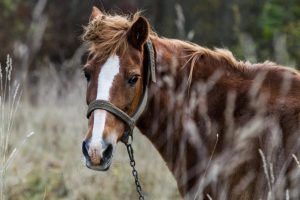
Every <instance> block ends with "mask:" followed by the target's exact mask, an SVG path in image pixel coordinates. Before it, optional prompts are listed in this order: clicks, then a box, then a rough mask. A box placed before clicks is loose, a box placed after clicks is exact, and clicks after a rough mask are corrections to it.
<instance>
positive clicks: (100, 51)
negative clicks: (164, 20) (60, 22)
mask: <svg viewBox="0 0 300 200" xmlns="http://www.w3.org/2000/svg"><path fill="white" fill-rule="evenodd" d="M140 16H141V12H139V11H138V12H136V13H135V14H133V15H111V14H104V15H103V16H102V17H97V18H95V19H94V20H92V21H90V22H89V24H88V25H87V26H86V27H84V33H83V35H82V40H83V41H85V42H87V44H88V46H89V51H90V52H92V53H94V54H96V55H97V57H99V59H100V60H101V61H103V60H105V59H107V58H108V57H109V56H112V55H114V54H117V52H119V53H121V54H122V53H124V52H125V50H126V49H127V48H128V40H127V33H128V31H129V29H130V27H131V26H132V24H133V23H134V22H135V21H136V19H138V18H139V17H140ZM150 34H153V32H152V31H151V33H150Z"/></svg>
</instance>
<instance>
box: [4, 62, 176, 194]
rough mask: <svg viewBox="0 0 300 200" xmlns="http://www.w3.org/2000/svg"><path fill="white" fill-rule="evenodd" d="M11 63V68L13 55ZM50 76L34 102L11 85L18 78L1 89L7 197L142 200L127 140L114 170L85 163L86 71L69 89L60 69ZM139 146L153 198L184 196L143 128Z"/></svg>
mask: <svg viewBox="0 0 300 200" xmlns="http://www.w3.org/2000/svg"><path fill="white" fill-rule="evenodd" d="M8 65H9V68H8V69H10V70H11V59H10V58H9V61H8ZM45 74H46V75H45V76H43V75H41V76H42V78H41V80H42V81H40V82H39V84H38V86H37V87H36V88H35V90H36V93H37V94H38V95H37V98H36V99H35V102H34V103H33V102H30V101H29V100H28V98H25V97H23V98H22V99H21V100H20V97H21V93H20V92H19V89H17V88H19V86H18V85H15V86H14V87H8V86H9V85H12V82H13V81H12V80H11V79H10V78H8V77H7V78H5V77H4V78H5V79H4V80H5V81H4V83H5V84H6V87H7V88H9V89H7V90H6V92H5V90H4V92H2V93H1V99H2V101H1V110H0V111H1V112H0V113H1V118H0V119H1V125H0V126H1V154H0V155H1V156H0V158H1V165H0V166H1V167H2V168H1V170H2V171H1V179H0V181H1V200H2V199H3V200H4V199H11V200H21V199H32V200H35V199H49V200H50V199H53V200H54V199H55V200H58V199H89V200H90V199H91V200H93V199H108V200H109V199H121V198H122V199H125V200H126V199H137V193H136V191H135V184H134V180H133V177H132V175H131V168H130V165H129V159H128V155H127V151H126V148H125V146H124V145H123V144H121V143H120V144H119V145H118V147H117V151H116V153H115V157H114V160H113V164H112V166H111V168H110V170H109V171H107V172H95V171H92V170H89V169H87V168H86V167H85V165H84V162H83V156H82V153H81V142H82V140H83V138H84V134H85V131H86V130H87V119H86V118H85V112H86V105H85V101H84V98H85V97H84V95H85V82H84V79H83V78H82V77H81V74H80V73H78V74H76V75H75V78H74V81H72V82H71V83H69V84H68V87H67V88H68V89H67V90H63V91H62V90H61V88H60V85H61V82H60V79H59V78H58V76H57V74H55V72H52V73H49V72H48V73H45ZM5 84H4V85H5ZM1 91H3V90H1ZM11 91H13V92H12V93H11ZM58 91H60V92H58ZM8 94H10V95H8ZM24 96H26V95H24ZM4 99H5V100H4ZM3 121H4V122H5V123H2V122H3ZM32 131H34V135H33V132H32ZM28 133H29V134H28ZM32 135H33V136H32ZM31 136H32V137H31ZM29 137H31V138H30V139H29ZM145 147H147V148H145ZM133 148H134V149H135V157H136V162H137V169H138V172H139V176H140V179H141V182H142V186H143V189H144V191H145V192H146V194H147V195H148V196H149V198H150V199H179V198H180V197H179V193H178V191H177V187H176V182H175V180H174V178H173V176H172V175H171V173H170V172H169V170H168V169H167V167H166V165H165V163H164V162H163V160H162V159H161V157H160V156H159V154H158V152H157V151H156V150H155V149H154V147H153V146H152V145H151V143H150V142H149V141H148V140H147V139H146V138H145V137H143V136H142V135H141V134H140V133H138V132H136V133H135V134H134V144H133ZM8 164H9V165H8ZM7 165H8V168H6V167H3V166H7ZM3 169H4V170H3Z"/></svg>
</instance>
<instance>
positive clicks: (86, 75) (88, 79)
mask: <svg viewBox="0 0 300 200" xmlns="http://www.w3.org/2000/svg"><path fill="white" fill-rule="evenodd" d="M84 76H85V78H86V80H87V81H90V80H91V75H90V74H89V73H88V72H87V71H85V72H84Z"/></svg>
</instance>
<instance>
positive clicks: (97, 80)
mask: <svg viewBox="0 0 300 200" xmlns="http://www.w3.org/2000/svg"><path fill="white" fill-rule="evenodd" d="M83 40H84V41H85V42H86V43H87V44H88V46H89V57H88V59H87V62H86V64H85V65H84V67H83V71H84V73H85V76H86V79H87V81H88V85H87V93H86V102H87V104H88V105H91V104H92V106H90V108H89V112H88V118H89V119H88V131H87V134H86V138H85V140H84V143H83V153H84V156H85V158H86V165H87V167H89V168H91V169H94V170H107V169H108V168H109V167H110V164H111V160H112V155H113V153H114V149H115V146H116V145H117V143H118V142H119V141H124V138H125V143H126V138H127V137H128V129H129V134H131V131H132V129H133V127H134V126H135V125H136V126H137V127H138V128H139V129H140V131H141V132H142V134H144V135H145V136H146V137H147V138H148V139H149V140H150V141H151V142H152V144H153V145H154V146H155V148H156V149H157V150H158V151H159V153H160V155H161V156H162V158H163V159H164V161H165V162H166V164H167V166H168V168H169V169H170V170H171V172H172V173H173V175H174V177H175V179H176V181H177V185H178V189H179V191H180V194H181V195H182V197H183V198H187V199H267V198H268V199H284V198H286V199H300V191H299V188H300V172H299V171H300V165H299V161H298V158H299V156H300V152H299V145H300V141H299V140H300V137H299V122H300V118H299V117H300V115H299V113H300V74H299V73H298V72H297V71H296V70H293V69H291V68H287V67H284V66H280V65H277V64H275V63H271V62H264V63H261V64H251V63H249V62H241V61H237V60H236V59H235V58H234V56H233V55H232V54H231V52H230V51H228V50H225V49H215V50H210V49H207V48H204V47H201V46H199V45H197V44H193V43H190V42H185V41H180V40H175V39H167V38H161V37H159V36H157V34H156V33H155V32H154V31H152V29H151V27H150V25H149V22H148V21H147V19H146V18H144V17H143V16H141V15H140V13H136V14H134V15H132V16H120V15H110V14H106V13H103V12H101V11H100V10H99V9H97V8H95V7H94V8H93V12H92V14H91V17H90V21H89V24H88V26H86V27H85V32H84V34H83ZM151 48H152V50H151ZM149 55H150V56H149ZM149 63H150V64H149ZM152 67H154V68H152ZM150 68H151V69H150ZM151 80H153V81H151ZM146 100H147V104H145V102H146ZM95 101H96V103H93V102H95ZM103 103H104V104H105V105H104V104H103ZM100 104H101V105H100ZM141 104H143V105H141ZM141 107H142V109H141ZM137 111H139V114H138V116H137V114H136V113H137ZM120 113H121V114H120ZM132 119H133V120H132ZM132 125H133V126H132ZM128 126H129V127H130V128H128ZM151 164H153V163H151ZM153 165H155V164H153Z"/></svg>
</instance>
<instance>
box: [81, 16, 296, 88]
mask: <svg viewBox="0 0 300 200" xmlns="http://www.w3.org/2000/svg"><path fill="white" fill-rule="evenodd" d="M139 16H141V12H136V13H135V14H133V15H116V14H107V13H104V14H103V16H101V17H97V18H95V19H93V20H92V21H90V22H89V24H88V25H87V26H86V27H84V33H83V35H82V39H83V41H85V42H87V44H88V46H89V51H90V52H92V53H93V54H95V55H96V56H97V57H98V58H99V61H104V60H106V59H107V58H108V57H109V56H111V55H113V54H116V53H117V52H121V53H122V52H125V50H126V49H127V48H128V45H129V44H128V41H127V33H128V31H129V29H130V27H131V26H132V24H133V23H134V22H135V20H136V19H138V18H139ZM153 37H158V36H157V34H156V33H155V32H154V31H153V30H152V29H150V38H153ZM170 42H172V43H176V44H177V45H180V47H182V50H183V51H185V52H186V55H187V56H188V58H187V63H186V65H190V73H189V83H190V82H191V81H192V75H193V72H194V68H195V66H196V64H197V63H198V62H201V61H200V60H201V59H202V58H206V59H205V60H206V61H207V62H208V63H206V64H208V65H222V66H224V65H225V66H226V67H228V68H230V69H232V70H238V71H248V70H249V71H255V69H256V66H258V65H252V64H250V63H249V62H246V63H244V62H241V61H237V60H236V58H235V57H234V56H233V54H232V53H231V51H229V50H227V49H220V48H217V49H214V50H211V49H209V48H205V47H202V46H200V45H198V44H195V43H191V42H187V41H181V40H172V39H170ZM263 66H264V67H267V68H266V69H270V68H274V67H275V68H276V66H277V65H276V64H275V63H270V62H265V63H263ZM286 70H288V71H290V72H294V73H296V71H295V70H292V69H287V68H286Z"/></svg>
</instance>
